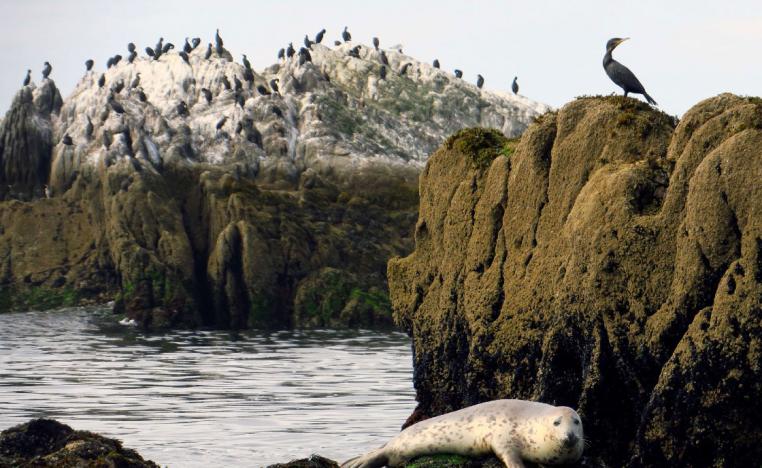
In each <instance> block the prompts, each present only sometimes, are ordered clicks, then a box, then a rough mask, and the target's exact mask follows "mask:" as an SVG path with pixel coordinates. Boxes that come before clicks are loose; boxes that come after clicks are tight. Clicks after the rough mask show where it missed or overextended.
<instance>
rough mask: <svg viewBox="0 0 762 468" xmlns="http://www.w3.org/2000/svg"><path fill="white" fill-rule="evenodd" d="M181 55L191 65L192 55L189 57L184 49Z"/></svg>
mask: <svg viewBox="0 0 762 468" xmlns="http://www.w3.org/2000/svg"><path fill="white" fill-rule="evenodd" d="M179 55H180V58H182V59H183V62H185V63H187V64H188V65H190V57H188V54H187V53H186V52H185V51H184V50H181V51H180V54H179Z"/></svg>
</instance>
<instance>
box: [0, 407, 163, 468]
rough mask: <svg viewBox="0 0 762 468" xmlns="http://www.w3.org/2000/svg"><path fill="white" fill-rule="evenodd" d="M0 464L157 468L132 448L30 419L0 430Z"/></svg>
mask: <svg viewBox="0 0 762 468" xmlns="http://www.w3.org/2000/svg"><path fill="white" fill-rule="evenodd" d="M0 466H16V467H51V468H53V467H56V468H66V467H72V468H74V467H80V466H103V467H124V468H141V467H151V468H154V467H155V468H158V466H159V465H157V464H156V463H154V462H152V461H150V460H144V459H143V457H141V456H140V455H139V454H138V453H137V452H135V451H134V450H131V449H128V448H124V447H122V443H121V442H120V441H118V440H116V439H109V438H106V437H103V436H101V435H98V434H94V433H92V432H87V431H75V430H74V429H72V428H71V427H69V426H67V425H65V424H61V423H59V422H58V421H55V420H52V419H33V420H31V421H29V422H28V423H24V424H20V425H18V426H14V427H12V428H10V429H6V430H4V431H3V432H2V433H0Z"/></svg>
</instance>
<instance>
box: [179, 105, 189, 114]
mask: <svg viewBox="0 0 762 468" xmlns="http://www.w3.org/2000/svg"><path fill="white" fill-rule="evenodd" d="M188 114H189V112H188V104H186V103H185V101H180V103H179V104H178V105H177V115H182V116H188Z"/></svg>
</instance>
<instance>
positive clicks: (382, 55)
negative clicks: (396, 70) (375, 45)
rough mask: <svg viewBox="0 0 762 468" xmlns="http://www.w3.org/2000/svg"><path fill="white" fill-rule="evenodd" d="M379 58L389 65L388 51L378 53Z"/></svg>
mask: <svg viewBox="0 0 762 468" xmlns="http://www.w3.org/2000/svg"><path fill="white" fill-rule="evenodd" d="M378 59H379V60H380V61H381V63H382V64H384V65H386V66H389V59H388V58H386V52H384V51H383V50H382V51H381V53H380V54H379V55H378Z"/></svg>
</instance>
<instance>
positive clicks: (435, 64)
mask: <svg viewBox="0 0 762 468" xmlns="http://www.w3.org/2000/svg"><path fill="white" fill-rule="evenodd" d="M432 65H433V66H434V68H439V60H438V59H434V63H432Z"/></svg>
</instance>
